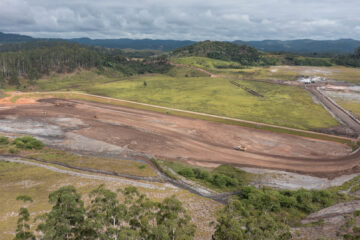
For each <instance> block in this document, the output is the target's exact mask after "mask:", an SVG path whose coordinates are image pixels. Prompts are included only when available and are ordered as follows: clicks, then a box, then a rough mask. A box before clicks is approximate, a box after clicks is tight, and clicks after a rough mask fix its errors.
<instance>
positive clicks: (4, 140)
mask: <svg viewBox="0 0 360 240" xmlns="http://www.w3.org/2000/svg"><path fill="white" fill-rule="evenodd" d="M7 144H9V138H7V137H4V136H0V145H7Z"/></svg>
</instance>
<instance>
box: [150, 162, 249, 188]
mask: <svg viewBox="0 0 360 240" xmlns="http://www.w3.org/2000/svg"><path fill="white" fill-rule="evenodd" d="M154 162H155V163H156V166H157V167H158V168H159V169H160V170H161V171H162V172H163V173H165V174H166V175H168V176H169V177H171V178H173V179H177V178H179V177H178V176H176V175H175V174H174V173H176V174H178V175H180V176H182V177H184V178H186V179H188V180H191V181H193V182H195V183H197V184H200V185H202V186H204V187H206V188H209V189H212V190H215V191H217V192H233V191H237V190H239V189H241V188H242V187H244V186H247V185H248V184H249V182H250V181H251V180H252V179H253V177H254V175H253V174H250V173H247V172H245V171H242V170H239V169H236V168H234V167H232V166H230V165H225V164H224V165H221V166H219V167H217V168H214V169H209V168H200V167H194V166H191V165H188V164H184V163H179V162H173V161H163V160H154ZM171 170H172V171H171Z"/></svg>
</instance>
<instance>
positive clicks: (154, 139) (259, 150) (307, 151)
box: [0, 99, 360, 178]
mask: <svg viewBox="0 0 360 240" xmlns="http://www.w3.org/2000/svg"><path fill="white" fill-rule="evenodd" d="M44 113H46V114H44ZM9 117H15V118H17V119H19V118H22V119H28V120H33V121H35V120H36V121H40V122H48V119H50V120H51V119H54V118H59V117H60V118H73V119H79V120H80V121H81V122H82V123H83V124H84V125H86V126H87V127H84V128H80V129H68V131H71V132H72V133H76V134H78V135H82V136H84V137H87V138H90V139H95V140H99V141H103V142H106V143H108V144H111V145H115V146H119V147H121V148H125V149H128V150H129V152H136V153H138V154H139V155H141V156H144V155H146V156H153V157H157V158H162V159H167V160H176V161H183V162H187V163H191V164H196V165H200V166H201V165H204V166H206V165H209V164H212V165H215V164H223V163H228V164H233V165H236V166H242V167H245V166H248V167H260V168H269V169H279V170H287V171H292V172H300V173H306V174H310V175H316V176H322V177H330V178H331V177H336V176H339V175H342V174H344V173H352V172H356V171H357V166H358V165H359V162H360V153H359V152H358V153H356V154H353V155H349V154H350V152H351V149H350V148H349V147H348V146H346V145H343V144H339V143H334V142H328V141H321V140H313V139H309V138H303V137H297V136H292V135H287V134H276V133H270V132H266V131H261V130H254V129H248V128H244V127H239V126H232V125H226V124H220V123H214V122H207V121H202V120H196V119H188V118H183V117H176V116H169V115H167V114H160V113H154V112H150V111H145V110H138V109H129V108H124V107H118V106H110V105H106V104H100V103H90V102H85V101H75V100H61V99H43V100H39V101H38V102H37V103H35V104H28V105H16V106H12V108H11V109H6V108H5V109H1V108H0V119H1V118H3V119H4V118H9ZM53 123H54V122H53ZM238 145H242V146H246V148H247V150H246V152H240V151H236V150H234V147H235V146H238Z"/></svg>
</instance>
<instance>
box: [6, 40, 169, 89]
mask: <svg viewBox="0 0 360 240" xmlns="http://www.w3.org/2000/svg"><path fill="white" fill-rule="evenodd" d="M121 53H122V52H121V51H119V50H117V51H115V50H109V49H104V48H90V47H87V46H84V45H80V44H77V43H70V42H57V41H45V42H30V43H23V44H10V45H3V46H0V87H1V86H4V85H6V84H8V85H15V86H20V85H21V81H20V80H23V81H25V82H29V83H30V84H33V83H34V80H36V79H38V78H40V77H42V76H43V75H48V74H50V73H51V72H58V73H70V72H73V71H75V70H76V69H91V68H98V70H99V71H103V70H104V69H108V68H111V69H112V70H113V71H118V72H120V73H122V74H123V75H133V74H142V73H147V72H150V73H154V72H163V71H167V70H169V68H170V65H169V64H168V63H167V61H166V59H164V58H161V57H156V58H149V59H144V60H143V61H138V60H131V59H128V58H126V57H124V56H123V55H122V54H121Z"/></svg>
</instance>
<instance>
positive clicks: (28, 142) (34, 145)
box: [11, 136, 44, 150]
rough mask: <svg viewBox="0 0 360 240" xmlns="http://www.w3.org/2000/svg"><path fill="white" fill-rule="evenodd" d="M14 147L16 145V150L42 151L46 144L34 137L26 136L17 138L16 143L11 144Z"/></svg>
mask: <svg viewBox="0 0 360 240" xmlns="http://www.w3.org/2000/svg"><path fill="white" fill-rule="evenodd" d="M11 144H12V145H15V146H16V148H19V149H28V150H31V149H35V150H41V149H42V148H43V147H44V144H43V143H42V142H41V141H39V140H37V139H35V138H34V137H32V136H24V137H20V138H16V139H15V140H14V141H12V143H11Z"/></svg>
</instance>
